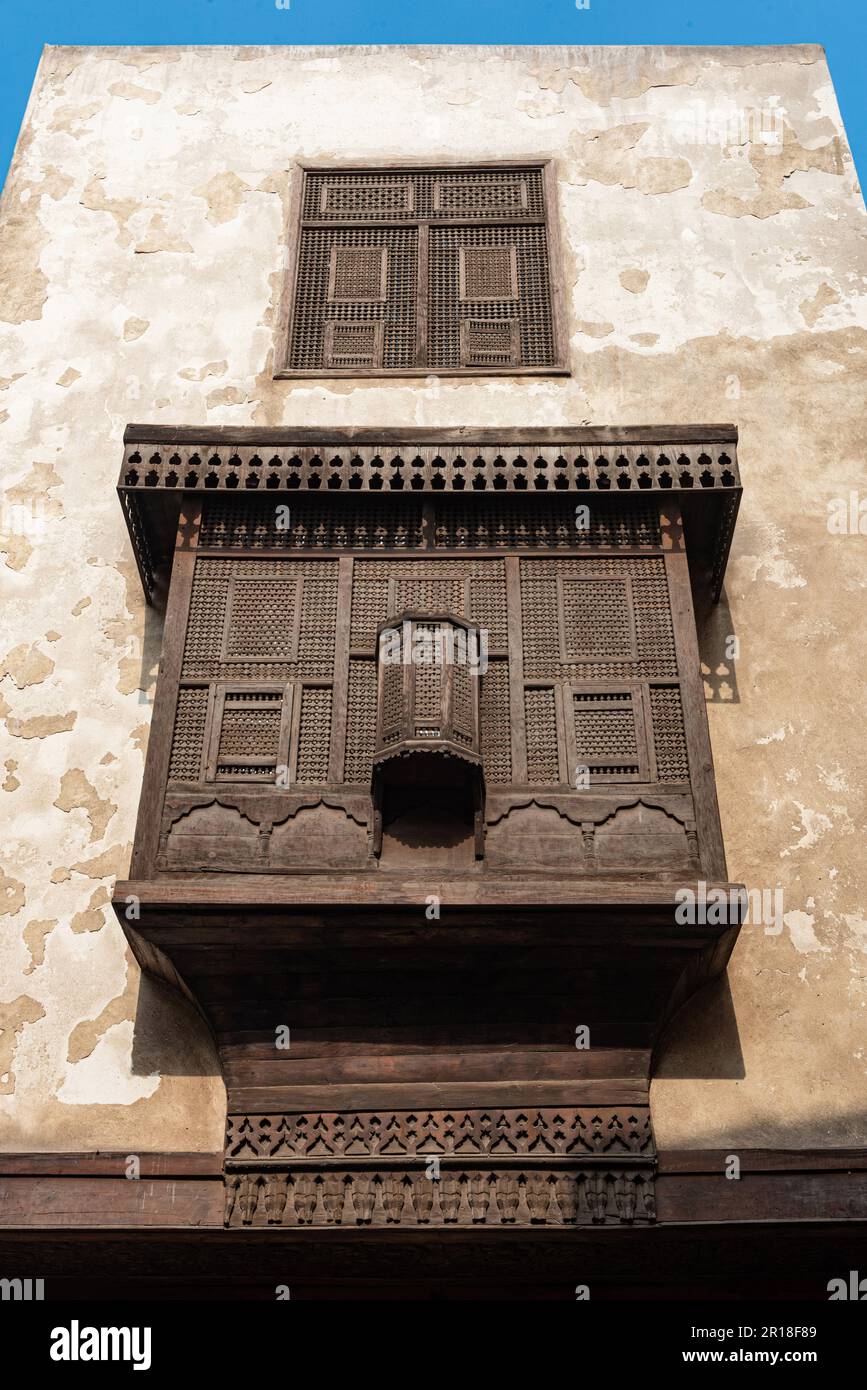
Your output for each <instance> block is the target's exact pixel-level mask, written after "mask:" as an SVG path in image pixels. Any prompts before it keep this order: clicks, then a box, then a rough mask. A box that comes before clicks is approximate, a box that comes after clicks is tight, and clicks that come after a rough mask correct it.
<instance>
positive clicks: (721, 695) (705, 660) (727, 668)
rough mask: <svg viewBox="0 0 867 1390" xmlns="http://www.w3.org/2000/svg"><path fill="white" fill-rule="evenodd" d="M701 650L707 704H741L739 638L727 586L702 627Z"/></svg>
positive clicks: (704, 618) (699, 634) (707, 614)
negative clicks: (738, 672)
mask: <svg viewBox="0 0 867 1390" xmlns="http://www.w3.org/2000/svg"><path fill="white" fill-rule="evenodd" d="M698 650H699V657H700V658H701V674H702V680H703V681H704V694H705V699H706V700H707V702H708V704H714V705H738V704H740V695H739V694H738V677H737V665H738V658H739V655H740V652H739V641H738V637H737V634H736V633H735V630H734V624H733V622H732V614H731V609H730V607H729V601H728V598H727V596H726V592H725V589H723V592H722V594H721V595H720V600H719V603H717V604H715V605H714V606H713V608H710V609H709V610H708V611H707V612H706V613H705V614H704V615H703V619H702V622H701V624H700V626H699V633H698Z"/></svg>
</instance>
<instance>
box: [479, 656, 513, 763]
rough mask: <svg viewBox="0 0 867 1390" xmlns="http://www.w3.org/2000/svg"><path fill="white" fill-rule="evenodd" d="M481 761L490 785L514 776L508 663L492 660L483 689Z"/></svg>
mask: <svg viewBox="0 0 867 1390" xmlns="http://www.w3.org/2000/svg"><path fill="white" fill-rule="evenodd" d="M480 700H481V726H482V763H483V766H484V769H485V780H486V781H487V782H488V783H489V785H496V784H498V783H499V784H507V783H509V782H511V780H512V731H511V719H510V706H509V663H508V662H507V661H491V662H489V664H488V669H487V671H485V673H484V675H483V676H482V687H481V691H480Z"/></svg>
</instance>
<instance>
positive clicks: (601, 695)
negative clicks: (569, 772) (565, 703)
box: [572, 690, 644, 778]
mask: <svg viewBox="0 0 867 1390" xmlns="http://www.w3.org/2000/svg"><path fill="white" fill-rule="evenodd" d="M572 715H573V719H574V723H575V753H576V757H577V762H578V765H579V766H583V767H586V768H587V769H588V770H589V771H590V772H595V773H596V774H597V776H599V775H603V776H607V777H609V778H617V777H637V776H638V773H639V770H640V764H639V757H640V754H639V746H638V730H637V728H636V715H637V711H636V709H635V708H634V702H633V697H632V693H631V692H630V691H622V692H617V693H614V692H608V691H597V690H594V691H574V692H573V695H572ZM641 751H642V752H643V751H644V750H643V749H642V750H641Z"/></svg>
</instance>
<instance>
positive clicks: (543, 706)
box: [524, 688, 560, 785]
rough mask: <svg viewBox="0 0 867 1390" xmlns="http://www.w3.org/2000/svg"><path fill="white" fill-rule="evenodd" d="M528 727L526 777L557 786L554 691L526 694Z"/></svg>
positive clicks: (558, 773)
mask: <svg viewBox="0 0 867 1390" xmlns="http://www.w3.org/2000/svg"><path fill="white" fill-rule="evenodd" d="M524 712H525V718H526V726H527V778H528V781H529V782H530V783H531V784H532V783H536V782H539V783H542V784H547V785H556V784H557V783H558V782H559V781H560V758H559V755H558V751H557V750H558V740H557V704H556V698H555V695H554V690H553V689H552V688H549V689H541V690H540V689H531V690H526V691H525V692H524Z"/></svg>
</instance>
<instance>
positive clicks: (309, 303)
mask: <svg viewBox="0 0 867 1390" xmlns="http://www.w3.org/2000/svg"><path fill="white" fill-rule="evenodd" d="M299 177H300V209H299V214H298V221H297V224H296V226H295V228H294V233H295V241H294V246H293V248H292V255H291V257H290V261H291V263H290V266H289V278H288V283H287V288H286V302H285V306H284V308H285V312H284V315H283V316H282V319H281V326H280V330H279V331H280V338H279V342H278V345H277V362H278V370H277V375H278V376H368V375H377V376H379V375H390V374H391V373H394V374H396V375H401V376H414V375H417V376H424V375H427V374H429V373H433V372H435V373H437V374H447V375H461V374H472V375H480V374H481V375H487V374H496V373H505V374H508V375H516V374H521V373H536V374H547V373H557V372H565V370H566V367H565V362H564V353H563V346H562V330H561V313H560V304H559V297H558V295H557V294H556V293H555V286H556V285H559V283H560V274H559V253H558V251H557V249H556V232H557V219H556V211H555V206H554V179H553V171H552V168H551V165H550V164H546V163H541V162H537V163H533V162H531V163H528V164H526V165H520V166H517V165H514V166H513V165H509V166H504V165H499V166H496V165H495V166H488V167H478V166H477V167H472V168H467V167H463V168H461V167H454V166H453V167H451V168H443V169H437V168H427V169H419V168H412V169H409V168H405V169H401V168H391V169H321V168H304V169H302V170H301V171H300V175H299Z"/></svg>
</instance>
